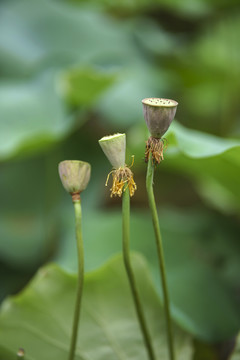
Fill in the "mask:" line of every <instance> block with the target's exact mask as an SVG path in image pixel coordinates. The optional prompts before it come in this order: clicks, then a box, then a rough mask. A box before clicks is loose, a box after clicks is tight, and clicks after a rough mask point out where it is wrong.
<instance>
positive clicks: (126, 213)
mask: <svg viewBox="0 0 240 360" xmlns="http://www.w3.org/2000/svg"><path fill="white" fill-rule="evenodd" d="M129 219H130V197H129V189H128V188H126V189H125V191H124V192H123V195H122V240H123V259H124V264H125V268H126V271H127V275H128V280H129V284H130V288H131V291H132V296H133V300H134V305H135V309H136V312H137V316H138V321H139V324H140V328H141V331H142V335H143V338H144V342H145V346H146V349H147V353H148V357H149V359H151V360H155V355H154V352H153V347H152V343H151V337H150V334H149V332H148V329H147V326H146V321H145V318H144V314H143V310H142V305H141V302H140V297H139V293H138V290H137V286H136V282H135V278H134V274H133V269H132V266H131V261H130V252H129V238H130V235H129Z"/></svg>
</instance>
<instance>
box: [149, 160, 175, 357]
mask: <svg viewBox="0 0 240 360" xmlns="http://www.w3.org/2000/svg"><path fill="white" fill-rule="evenodd" d="M153 178H154V164H153V163H152V157H151V156H150V157H149V160H148V168H147V178H146V186H147V194H148V201H149V206H150V209H151V213H152V221H153V227H154V232H155V239H156V245H157V254H158V260H159V268H160V275H161V280H162V289H163V299H164V313H165V319H166V326H167V339H168V350H169V358H170V359H171V360H174V359H175V356H174V346H173V335H172V325H171V317H170V308H169V296H168V289H167V280H166V271H165V263H164V255H163V246H162V237H161V232H160V226H159V221H158V214H157V208H156V203H155V198H154V192H153Z"/></svg>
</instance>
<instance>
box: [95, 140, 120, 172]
mask: <svg viewBox="0 0 240 360" xmlns="http://www.w3.org/2000/svg"><path fill="white" fill-rule="evenodd" d="M98 142H99V145H100V146H101V148H102V150H103V152H104V154H105V155H106V157H107V158H108V160H109V161H110V163H111V164H112V166H113V167H114V168H115V169H118V168H120V167H124V166H125V157H126V134H115V135H110V136H104V137H103V138H101V139H100V140H99V141H98Z"/></svg>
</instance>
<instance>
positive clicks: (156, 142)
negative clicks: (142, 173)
mask: <svg viewBox="0 0 240 360" xmlns="http://www.w3.org/2000/svg"><path fill="white" fill-rule="evenodd" d="M166 148H167V144H166V139H158V138H155V137H153V136H150V137H149V139H148V141H147V142H146V150H145V162H148V160H149V156H150V154H152V162H153V164H156V165H157V164H160V162H161V161H162V160H164V156H163V151H164V150H165V149H166Z"/></svg>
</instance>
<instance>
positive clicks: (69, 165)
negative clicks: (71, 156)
mask: <svg viewBox="0 0 240 360" xmlns="http://www.w3.org/2000/svg"><path fill="white" fill-rule="evenodd" d="M58 171H59V176H60V179H61V181H62V184H63V186H64V188H65V189H66V190H67V192H68V193H69V194H71V195H72V194H79V193H80V192H82V191H83V190H84V189H86V187H87V185H88V183H89V180H90V175H91V165H90V164H89V163H87V162H84V161H78V160H65V161H62V162H60V163H59V165H58Z"/></svg>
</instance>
